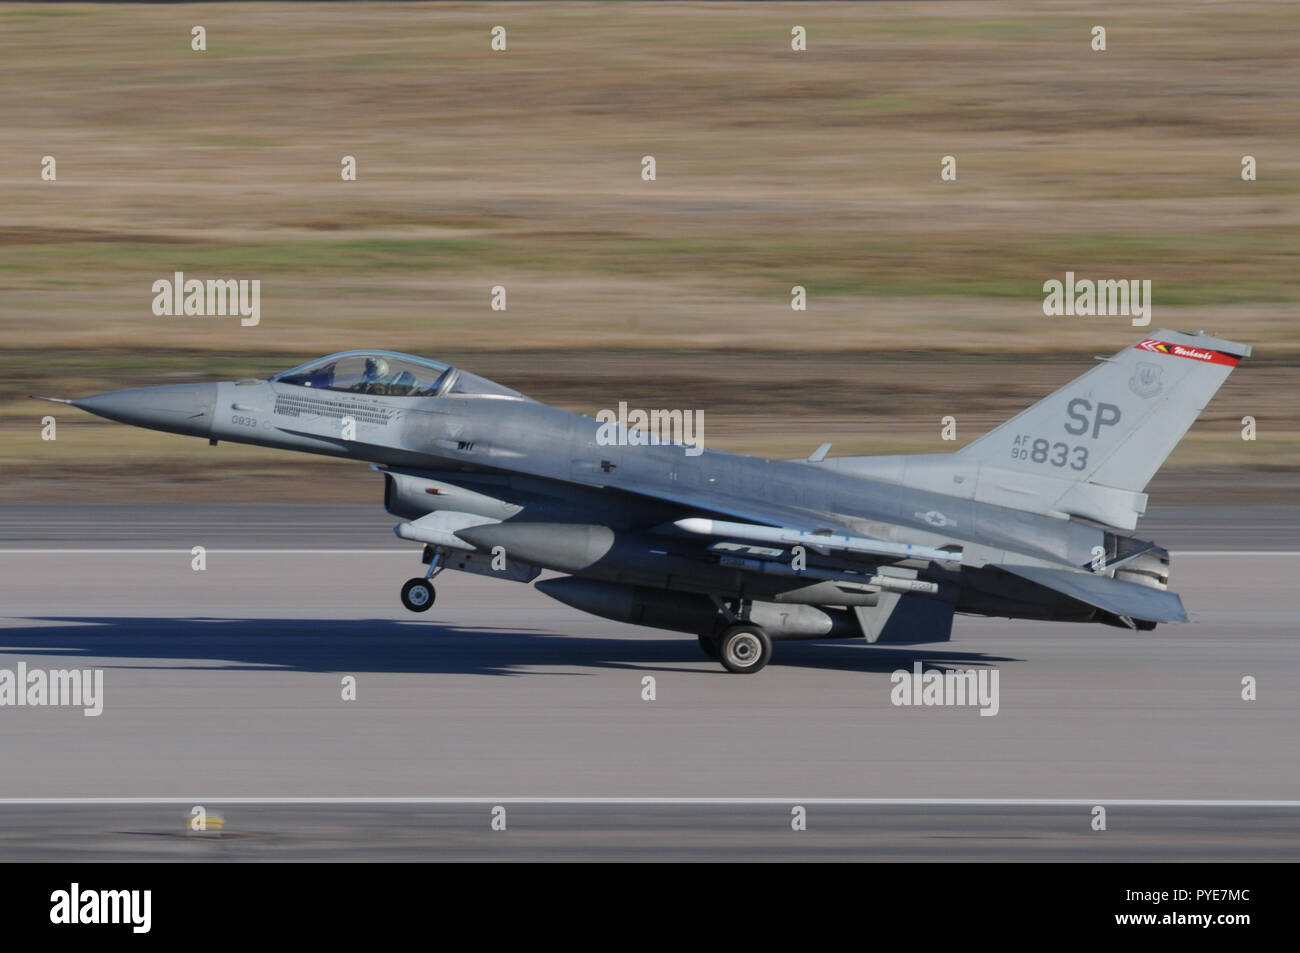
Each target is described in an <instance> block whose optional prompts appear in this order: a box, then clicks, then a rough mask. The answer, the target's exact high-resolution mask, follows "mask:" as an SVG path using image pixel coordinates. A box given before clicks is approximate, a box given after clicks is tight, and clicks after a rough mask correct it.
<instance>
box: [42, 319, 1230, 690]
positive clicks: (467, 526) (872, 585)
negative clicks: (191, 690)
mask: <svg viewBox="0 0 1300 953" xmlns="http://www.w3.org/2000/svg"><path fill="white" fill-rule="evenodd" d="M1249 354H1250V348H1249V347H1248V346H1246V345H1243V344H1237V343H1234V342H1232V341H1225V340H1220V339H1217V338H1213V337H1209V336H1206V335H1204V334H1203V333H1200V334H1186V333H1182V332H1178V331H1157V332H1156V333H1155V334H1154V335H1153V336H1152V337H1149V338H1144V339H1143V340H1141V341H1138V342H1136V343H1135V344H1132V345H1130V346H1129V347H1127V348H1125V349H1124V350H1122V351H1120V352H1119V353H1118V354H1116V355H1114V356H1113V357H1109V358H1102V359H1100V363H1098V364H1097V365H1096V366H1094V367H1093V368H1091V369H1090V370H1089V371H1088V372H1087V373H1085V374H1084V375H1083V376H1081V377H1079V378H1077V379H1075V380H1074V381H1072V382H1070V383H1068V384H1066V385H1065V386H1064V387H1062V388H1061V389H1060V390H1058V391H1056V393H1054V394H1052V395H1051V396H1049V397H1046V398H1044V399H1043V400H1041V401H1039V402H1038V403H1036V404H1034V405H1033V406H1032V407H1030V408H1029V409H1028V410H1026V411H1024V412H1023V413H1021V414H1019V415H1018V416H1016V417H1014V418H1012V419H1011V420H1009V421H1007V422H1006V423H1005V424H1003V425H1002V426H1000V427H997V428H996V429H994V430H992V431H991V432H989V433H987V434H985V435H984V436H982V437H980V438H979V439H978V440H975V441H974V442H973V443H971V444H969V445H968V446H966V447H963V448H962V449H961V450H958V451H957V452H955V453H942V454H921V455H907V456H879V457H831V456H828V455H827V453H826V449H827V448H826V447H825V446H823V447H820V448H818V450H817V452H816V453H814V454H813V455H812V456H811V457H809V458H808V459H806V460H797V461H779V460H766V459H761V458H757V457H748V456H741V455H737V454H732V453H723V452H720V451H716V450H703V452H701V450H700V448H699V447H691V446H687V445H685V444H684V443H658V444H656V443H655V442H652V441H646V440H643V439H638V437H637V435H635V434H631V433H628V432H627V430H626V429H625V428H622V427H620V426H619V425H618V424H611V423H610V422H609V421H608V420H605V421H600V420H597V419H594V418H591V417H586V416H582V415H580V414H575V413H570V412H568V411H564V410H560V409H557V408H555V407H549V406H547V405H545V404H542V403H539V402H537V401H535V400H532V399H530V398H528V397H525V396H524V395H523V394H520V393H517V392H515V391H513V390H511V389H510V388H508V387H504V386H502V385H500V384H497V383H494V382H492V381H489V380H485V379H484V378H482V377H478V376H476V375H474V374H472V373H470V372H469V371H467V370H463V369H461V368H456V367H449V366H448V365H446V364H441V363H438V362H436V361H431V360H426V359H424V358H420V357H412V356H410V355H407V354H397V353H391V352H386V351H347V352H344V353H341V354H331V355H330V356H328V357H322V358H319V359H317V360H314V361H310V362H308V363H306V364H303V365H302V366H300V367H295V368H293V369H292V370H288V371H285V372H284V373H282V374H277V375H276V376H274V377H272V378H270V379H269V380H239V381H232V382H226V383H206V384H180V385H172V386H165V387H146V388H141V389H136V390H122V391H114V392H111V393H106V394H98V395H96V396H93V397H82V398H79V399H76V400H71V401H67V402H68V403H71V404H72V405H73V406H75V407H79V408H81V409H82V410H87V411H89V412H90V413H93V414H98V415H99V416H101V417H107V418H109V419H111V420H117V421H121V422H123V423H128V424H133V425H135V426H138V427H150V428H153V429H155V430H164V431H169V432H171V433H178V434H188V435H192V436H196V437H203V438H207V439H208V441H209V442H210V443H212V444H216V443H217V442H218V441H221V440H231V441H236V442H239V443H250V444H259V445H262V446H267V447H279V448H283V449H289V450H301V451H304V452H307V453H319V454H326V455H330V456H336V457H348V458H352V459H356V460H360V461H366V462H368V463H370V464H372V465H373V467H374V469H376V470H378V471H379V472H380V473H382V474H383V479H384V506H385V507H386V509H387V510H388V512H389V513H391V514H393V515H394V516H396V517H398V518H399V519H400V520H401V522H399V523H398V524H397V526H396V528H395V529H396V533H397V535H398V536H399V537H401V538H402V539H406V540H411V541H412V542H413V543H417V544H421V546H422V549H421V554H422V558H423V563H424V565H426V566H427V567H428V568H427V570H426V571H425V572H424V574H423V575H422V576H419V577H417V578H414V579H411V580H409V581H407V582H406V584H405V585H404V586H402V589H401V598H402V603H403V605H405V606H406V608H407V609H410V610H411V611H413V612H425V611H428V610H429V608H430V607H431V606H433V604H434V595H435V593H434V588H433V585H432V580H433V578H434V577H436V576H438V575H440V574H441V573H442V572H443V571H445V570H448V569H452V570H459V571H462V572H470V573H478V574H481V575H485V576H494V577H499V578H501V579H503V580H512V581H514V582H517V583H532V582H534V580H537V578H538V576H539V575H541V573H542V572H543V571H549V573H551V574H552V575H548V577H547V578H545V579H543V580H541V581H538V582H536V586H537V588H538V589H540V590H541V591H542V592H544V593H545V594H546V595H548V596H550V597H552V598H554V599H558V600H559V601H560V602H563V603H565V604H567V605H569V606H573V607H576V608H578V609H581V610H583V611H585V612H590V613H593V614H595V615H598V616H603V617H605V618H608V619H614V620H616V621H619V622H628V623H632V624H635V625H645V626H652V627H655V628H661V629H670V630H674V631H679V632H686V633H691V634H693V635H695V636H696V637H697V638H698V639H699V644H700V648H701V649H702V650H703V651H704V652H705V653H707V654H708V655H709V656H711V657H713V658H715V659H717V660H718V661H719V662H721V664H722V666H723V667H724V668H725V669H727V670H728V671H730V672H743V673H753V672H757V671H759V670H760V669H762V668H763V667H764V666H765V665H766V664H767V663H768V660H769V659H770V658H771V656H772V645H773V642H776V641H780V640H784V639H834V638H865V639H866V640H867V641H868V642H871V643H915V642H936V641H944V640H947V639H948V638H949V637H950V634H951V631H952V619H953V614H954V613H968V614H975V615H988V616H1006V617H1008V618H1013V619H1043V620H1056V621H1070V622H1101V623H1105V624H1107V625H1114V626H1123V627H1127V628H1129V629H1132V630H1138V631H1141V630H1147V629H1151V628H1154V627H1155V625H1156V624H1157V623H1160V622H1181V621H1186V618H1187V617H1186V615H1185V613H1184V611H1183V606H1182V603H1181V601H1180V600H1179V598H1178V596H1177V595H1176V594H1175V593H1173V592H1170V591H1169V590H1168V588H1167V586H1168V581H1169V553H1168V552H1167V551H1166V550H1164V549H1162V548H1160V547H1159V546H1157V545H1156V544H1155V543H1153V542H1147V541H1144V540H1141V539H1138V538H1135V537H1134V536H1132V535H1130V534H1129V532H1128V531H1131V530H1134V529H1135V528H1136V526H1137V522H1138V518H1139V517H1140V516H1141V515H1142V514H1143V512H1144V511H1145V509H1146V505H1147V496H1146V494H1145V493H1144V492H1143V490H1144V489H1145V488H1146V486H1147V484H1148V482H1149V481H1150V480H1151V477H1152V476H1153V475H1154V474H1155V472H1156V470H1157V469H1158V468H1159V467H1160V465H1161V464H1162V463H1163V462H1164V460H1165V458H1166V457H1167V456H1168V455H1169V453H1170V451H1172V450H1173V448H1174V446H1175V445H1176V444H1177V443H1178V441H1179V440H1180V439H1182V437H1183V435H1184V434H1185V433H1186V432H1187V429H1188V428H1189V427H1190V426H1191V425H1192V422H1193V421H1194V420H1195V419H1196V417H1197V415H1198V414H1199V413H1200V412H1201V410H1202V409H1203V408H1204V407H1205V406H1206V404H1208V403H1209V401H1210V399H1211V398H1212V397H1213V396H1214V393H1215V392H1216V391H1217V390H1218V389H1219V386H1220V385H1221V384H1222V383H1223V381H1224V380H1225V379H1226V378H1227V376H1228V374H1229V373H1230V372H1231V371H1232V369H1233V368H1234V367H1235V366H1236V365H1237V363H1238V361H1240V360H1241V359H1242V358H1243V357H1246V356H1248V355H1249ZM554 574H559V575H554Z"/></svg>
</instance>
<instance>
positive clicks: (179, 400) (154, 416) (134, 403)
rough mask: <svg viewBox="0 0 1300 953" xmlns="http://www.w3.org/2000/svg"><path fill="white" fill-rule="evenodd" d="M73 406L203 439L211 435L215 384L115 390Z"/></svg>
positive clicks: (128, 421)
mask: <svg viewBox="0 0 1300 953" xmlns="http://www.w3.org/2000/svg"><path fill="white" fill-rule="evenodd" d="M72 406H74V407H80V408H81V409H82V410H86V411H89V412H90V413H92V414H95V415H97V416H99V417H107V418H108V419H109V420H116V421H120V422H121V423H124V424H132V425H134V426H136V427H149V428H150V429H152V430H165V431H167V432H168V433H182V434H191V435H193V436H196V437H206V436H209V435H210V434H211V433H212V417H213V414H214V413H215V412H216V407H217V385H216V384H170V385H168V386H166V387H138V388H135V389H134V390H115V391H109V392H108V393H107V394H95V395H94V396H93V397H80V398H78V399H76V400H74V401H73V402H72Z"/></svg>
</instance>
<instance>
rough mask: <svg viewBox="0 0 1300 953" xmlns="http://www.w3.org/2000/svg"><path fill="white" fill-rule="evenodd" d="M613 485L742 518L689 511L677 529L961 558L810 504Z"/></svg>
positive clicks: (899, 555)
mask: <svg viewBox="0 0 1300 953" xmlns="http://www.w3.org/2000/svg"><path fill="white" fill-rule="evenodd" d="M616 489H618V490H621V491H623V492H625V493H633V494H636V495H638V496H649V497H653V498H654V499H657V500H664V501H666V502H670V503H678V504H681V505H682V506H684V507H689V508H690V509H691V510H692V511H693V512H696V513H699V512H707V513H711V514H716V515H720V516H728V517H733V518H734V519H738V520H741V521H743V522H735V521H734V520H714V519H708V518H703V517H698V516H692V517H689V518H687V519H680V520H676V521H675V522H674V524H673V525H674V526H676V527H677V528H678V529H680V530H683V531H685V532H688V533H693V534H696V535H701V536H713V537H717V538H719V539H744V540H749V541H751V542H766V543H776V544H778V545H784V546H787V547H788V546H795V545H802V546H808V547H813V548H818V549H824V550H840V551H842V552H856V553H864V554H868V555H873V556H884V557H887V558H889V559H938V560H944V561H949V562H959V561H960V560H961V554H960V553H959V552H951V551H949V550H941V549H934V548H932V547H928V546H919V545H914V544H911V543H899V542H893V541H891V540H883V539H876V538H874V537H867V536H861V535H858V534H856V533H855V531H854V530H853V529H852V528H851V527H850V526H848V525H847V524H845V523H843V522H842V521H840V520H836V519H832V518H830V517H827V516H826V515H824V514H822V513H817V512H814V511H812V510H803V509H799V508H797V507H791V506H781V505H779V504H773V503H768V502H762V501H757V500H752V499H737V498H731V497H728V496H726V495H723V494H717V495H714V494H712V493H710V494H701V493H693V492H691V491H690V490H673V491H667V492H665V491H663V490H661V489H660V488H658V487H653V488H641V487H638V486H637V485H635V484H633V485H630V486H629V485H627V484H622V485H619V486H618V487H616Z"/></svg>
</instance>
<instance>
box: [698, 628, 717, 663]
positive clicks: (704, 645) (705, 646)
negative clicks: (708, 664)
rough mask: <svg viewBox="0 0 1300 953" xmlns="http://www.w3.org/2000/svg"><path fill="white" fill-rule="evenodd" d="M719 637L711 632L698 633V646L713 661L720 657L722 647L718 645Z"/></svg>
mask: <svg viewBox="0 0 1300 953" xmlns="http://www.w3.org/2000/svg"><path fill="white" fill-rule="evenodd" d="M718 643H719V639H718V637H717V636H716V635H714V634H713V633H712V632H708V633H705V632H701V633H700V648H701V649H702V650H703V652H704V654H705V655H707V656H708V657H709V658H711V659H713V660H714V661H715V662H716V661H718V660H719V659H720V658H722V648H721V647H720V646H719V644H718Z"/></svg>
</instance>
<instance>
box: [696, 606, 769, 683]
mask: <svg viewBox="0 0 1300 953" xmlns="http://www.w3.org/2000/svg"><path fill="white" fill-rule="evenodd" d="M714 602H716V603H717V605H718V611H719V612H720V613H721V618H720V619H719V621H718V627H717V628H715V629H714V630H713V631H712V632H705V633H701V634H700V636H699V640H700V648H701V649H702V650H703V651H704V654H705V655H707V656H708V657H709V658H711V659H717V660H718V661H719V662H721V663H722V667H723V668H725V669H726V670H727V671H728V672H735V673H736V674H738V675H752V674H753V673H754V672H757V671H760V670H762V668H763V667H764V666H765V665H767V663H768V662H770V661H771V660H772V639H771V636H769V635H768V634H767V633H766V632H764V631H763V629H762V627H761V626H757V625H754V624H753V623H751V622H747V621H744V618H745V617H748V615H749V605H748V603H745V602H742V603H741V604H740V606H739V611H738V612H737V611H733V610H732V608H731V607H730V606H729V605H727V604H726V603H724V602H723V601H722V600H721V599H714Z"/></svg>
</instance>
